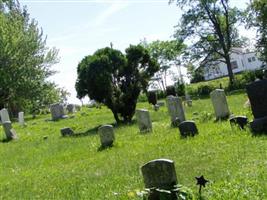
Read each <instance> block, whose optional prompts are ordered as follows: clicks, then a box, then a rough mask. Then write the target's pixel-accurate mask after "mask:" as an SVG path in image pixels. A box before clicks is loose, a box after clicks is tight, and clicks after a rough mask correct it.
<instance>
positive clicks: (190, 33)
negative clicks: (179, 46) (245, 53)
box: [170, 0, 243, 84]
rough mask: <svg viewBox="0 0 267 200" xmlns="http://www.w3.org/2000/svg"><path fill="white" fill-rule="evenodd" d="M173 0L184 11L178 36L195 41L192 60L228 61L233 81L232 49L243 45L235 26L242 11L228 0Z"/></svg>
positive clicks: (229, 73)
mask: <svg viewBox="0 0 267 200" xmlns="http://www.w3.org/2000/svg"><path fill="white" fill-rule="evenodd" d="M174 1H175V2H176V3H177V5H178V6H179V7H181V8H182V9H183V10H184V11H185V12H184V14H183V15H182V18H181V22H180V24H179V25H178V29H177V31H176V35H175V36H176V38H178V39H179V40H182V41H184V40H185V39H191V41H193V44H192V45H191V46H190V49H189V50H190V54H189V55H190V56H191V58H192V60H198V61H199V60H201V59H202V63H203V64H209V63H212V62H213V61H220V62H224V63H226V65H227V70H228V75H229V80H230V83H231V84H232V83H233V81H234V74H233V71H232V68H231V61H230V53H231V49H232V48H233V47H239V46H240V45H242V41H243V40H242V38H240V37H239V35H238V31H237V28H236V26H237V25H238V23H239V22H240V21H241V16H242V15H241V14H242V13H241V11H240V10H238V9H237V8H235V7H231V6H230V3H229V0H170V3H172V2H174ZM203 58H204V59H203Z"/></svg>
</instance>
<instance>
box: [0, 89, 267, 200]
mask: <svg viewBox="0 0 267 200" xmlns="http://www.w3.org/2000/svg"><path fill="white" fill-rule="evenodd" d="M246 99H247V97H246V95H245V94H242V93H241V94H233V95H231V96H228V104H229V107H230V110H231V112H232V113H234V114H235V115H247V116H248V117H249V119H250V120H252V115H251V111H250V110H249V109H248V108H244V107H243V105H244V103H245V101H246ZM138 108H146V109H149V110H150V114H151V118H152V122H153V132H152V133H150V134H140V133H139V130H138V126H137V124H136V123H133V124H131V125H125V126H120V127H115V134H116V142H115V144H114V147H112V148H109V149H106V150H103V151H98V148H99V146H100V141H99V137H98V135H97V127H99V126H100V125H103V124H112V123H114V119H113V116H112V113H111V112H110V111H109V110H108V109H106V108H105V107H102V109H96V108H90V109H89V108H85V107H84V108H83V109H82V111H80V112H78V113H76V114H75V118H71V119H65V120H60V121H57V122H52V121H45V119H49V118H50V115H46V116H38V117H37V119H34V120H31V119H28V120H27V127H20V126H19V124H18V123H13V127H14V128H15V129H16V131H17V133H18V136H19V140H17V141H12V142H8V143H6V142H0V160H1V162H0V199H92V200H93V199H95V200H98V199H103V200H105V199H108V200H115V199H116V200H118V199H142V198H141V197H140V196H138V195H137V192H138V191H140V190H143V189H144V184H143V178H142V175H141V172H140V167H141V166H142V165H143V164H145V163H146V162H148V161H150V160H152V159H157V158H168V159H171V160H174V161H175V167H176V173H177V178H178V181H179V183H180V184H182V185H184V186H186V187H189V188H190V189H191V190H192V191H193V192H194V194H195V196H197V193H198V186H196V181H195V177H196V176H200V175H204V176H205V178H207V179H208V180H209V181H210V182H209V183H208V184H207V186H206V188H204V190H203V192H202V196H203V197H204V198H205V199H224V200H232V199H238V200H242V199H247V200H257V199H258V200H263V199H267V140H266V138H267V137H266V135H265V136H252V134H251V133H250V131H249V129H247V130H246V131H240V130H239V129H238V128H236V127H234V128H231V126H230V124H229V122H228V121H223V122H216V123H215V122H214V116H213V108H212V105H211V101H210V99H201V100H196V101H194V102H193V107H191V108H188V107H185V111H186V118H187V119H188V120H190V119H194V120H195V121H196V123H197V126H198V129H199V135H197V136H195V137H194V138H187V139H181V138H180V136H179V131H178V129H177V128H171V127H170V118H169V116H168V114H167V109H166V107H161V108H160V110H159V111H158V112H155V111H153V109H152V108H151V106H150V105H149V104H148V103H140V104H138ZM82 113H85V114H82ZM63 127H71V128H72V129H73V130H74V131H75V133H76V137H67V138H62V137H61V136H60V128H63ZM44 136H48V139H46V140H44V139H43V137H44ZM0 139H2V140H3V139H4V133H3V130H2V131H1V134H0Z"/></svg>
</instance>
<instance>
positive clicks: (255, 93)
mask: <svg viewBox="0 0 267 200" xmlns="http://www.w3.org/2000/svg"><path fill="white" fill-rule="evenodd" d="M246 89H247V94H248V98H249V101H250V105H251V109H252V113H253V116H254V121H253V122H251V124H250V125H251V128H252V130H253V131H254V132H265V133H267V125H266V118H267V79H263V80H260V81H256V82H254V83H251V84H249V85H247V87H246Z"/></svg>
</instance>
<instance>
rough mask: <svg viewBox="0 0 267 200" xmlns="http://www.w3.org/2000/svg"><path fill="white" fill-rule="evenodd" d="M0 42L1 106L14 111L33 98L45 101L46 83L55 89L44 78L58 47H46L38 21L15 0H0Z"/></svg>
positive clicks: (29, 102)
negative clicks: (4, 0)
mask: <svg viewBox="0 0 267 200" xmlns="http://www.w3.org/2000/svg"><path fill="white" fill-rule="evenodd" d="M0 46H1V48H0V66H1V67H0V108H2V107H8V108H9V110H10V111H11V112H12V113H14V112H17V110H19V109H24V108H25V106H26V105H29V104H32V105H31V106H34V105H33V104H36V102H34V101H35V100H36V99H39V101H42V102H45V101H46V100H45V99H43V100H42V98H44V96H45V94H44V91H46V92H47V86H49V89H52V90H54V91H53V92H56V88H55V87H51V86H52V85H51V83H49V82H48V81H47V80H46V79H47V78H48V77H50V76H51V75H53V74H54V71H53V70H51V69H50V67H51V65H53V64H55V63H56V62H57V61H58V60H57V53H58V51H57V50H56V49H48V48H47V47H46V39H45V38H44V37H43V32H42V30H41V29H39V28H38V24H37V22H36V21H35V20H33V19H30V17H29V14H28V12H27V10H26V8H21V7H20V5H19V3H18V2H17V1H11V0H10V1H6V2H3V1H0ZM51 98H52V97H51ZM52 99H53V98H52ZM31 106H26V107H31Z"/></svg>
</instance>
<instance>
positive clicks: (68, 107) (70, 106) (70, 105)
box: [66, 104, 75, 113]
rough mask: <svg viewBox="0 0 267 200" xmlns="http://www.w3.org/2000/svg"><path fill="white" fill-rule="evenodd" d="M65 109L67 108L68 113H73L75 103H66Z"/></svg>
mask: <svg viewBox="0 0 267 200" xmlns="http://www.w3.org/2000/svg"><path fill="white" fill-rule="evenodd" d="M66 109H67V111H68V113H74V112H75V105H74V104H68V105H67V108H66Z"/></svg>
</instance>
